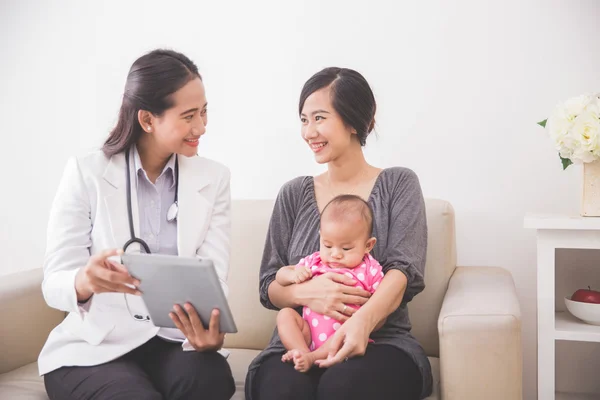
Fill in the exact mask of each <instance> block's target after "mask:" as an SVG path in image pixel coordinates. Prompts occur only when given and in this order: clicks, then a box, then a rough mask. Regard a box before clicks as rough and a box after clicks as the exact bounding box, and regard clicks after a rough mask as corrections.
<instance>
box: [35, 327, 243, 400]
mask: <svg viewBox="0 0 600 400" xmlns="http://www.w3.org/2000/svg"><path fill="white" fill-rule="evenodd" d="M44 384H45V385H46V392H47V393H48V397H50V400H92V399H93V400H104V399H111V400H121V399H123V400H134V399H135V400H137V399H141V400H154V399H156V400H159V399H165V400H187V399H189V400H192V399H193V400H204V399H206V400H229V399H230V398H231V397H232V396H233V394H234V392H235V383H234V381H233V375H232V374H231V369H230V368H229V364H228V363H227V360H225V358H224V357H223V356H221V355H220V354H219V353H217V352H204V353H199V352H195V351H183V350H182V349H181V343H172V342H167V341H165V340H162V339H160V338H158V337H154V338H153V339H151V340H150V341H148V342H147V343H145V344H143V345H142V346H140V347H138V348H137V349H135V350H133V351H131V352H130V353H128V354H126V355H124V356H122V357H120V358H118V359H116V360H114V361H111V362H108V363H105V364H101V365H96V366H93V367H63V368H59V369H57V370H55V371H52V372H50V373H48V374H46V375H44Z"/></svg>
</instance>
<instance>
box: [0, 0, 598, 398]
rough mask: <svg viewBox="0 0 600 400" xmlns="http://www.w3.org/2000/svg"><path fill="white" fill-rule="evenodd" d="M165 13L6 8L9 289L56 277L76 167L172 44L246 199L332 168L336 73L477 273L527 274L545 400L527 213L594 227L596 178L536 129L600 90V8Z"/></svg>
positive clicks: (161, 7) (531, 378)
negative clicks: (362, 101)
mask: <svg viewBox="0 0 600 400" xmlns="http://www.w3.org/2000/svg"><path fill="white" fill-rule="evenodd" d="M165 4H167V3H166V2H162V1H144V2H121V1H103V2H79V1H75V0H73V1H56V2H43V1H32V0H27V1H17V0H13V1H12V2H11V1H4V2H2V4H1V5H0V58H1V60H2V61H1V62H0V93H1V96H0V116H1V118H0V132H1V133H0V135H1V138H2V145H1V146H0V149H1V150H0V171H2V177H3V181H4V183H3V184H2V194H3V195H2V196H0V227H1V230H0V254H2V256H3V261H2V264H1V265H0V275H2V274H8V273H10V272H13V271H18V270H24V269H29V268H36V267H39V266H40V264H41V262H42V258H43V251H44V242H45V224H46V221H47V217H48V212H49V208H50V204H51V201H52V198H53V196H54V192H55V190H56V187H57V184H58V181H59V178H60V174H61V172H62V169H63V167H64V164H65V161H66V159H67V157H68V156H70V155H73V154H77V153H81V152H84V151H87V149H90V148H95V147H98V146H99V145H100V144H101V143H102V140H103V139H104V138H105V135H106V134H107V132H108V130H109V129H110V128H111V126H112V124H113V123H114V121H115V118H116V112H117V110H118V107H119V100H120V96H121V93H122V89H123V85H124V82H125V77H126V74H127V70H128V68H129V66H130V64H131V63H132V62H133V60H134V59H135V58H137V57H138V56H139V55H141V54H142V53H143V52H145V51H147V50H150V49H153V48H155V47H158V46H167V47H172V48H175V49H177V50H180V51H182V52H184V53H186V54H187V55H188V56H190V57H191V58H192V59H193V60H195V61H196V63H197V64H198V66H199V68H200V70H201V72H202V74H203V75H204V78H205V84H206V87H207V96H208V99H209V103H210V108H209V109H210V112H209V119H210V122H209V127H208V129H209V131H208V132H209V133H208V134H207V135H206V136H205V138H203V141H202V143H201V148H200V151H201V153H202V154H204V155H207V156H209V157H212V158H214V159H217V160H220V161H222V162H224V163H226V164H228V165H229V166H230V167H231V170H232V174H233V178H232V192H233V196H234V197H236V198H264V197H274V196H275V195H276V193H277V191H278V188H279V187H280V185H281V184H282V183H283V182H284V181H286V180H288V179H290V178H292V177H294V176H296V175H300V174H314V173H317V172H319V171H320V170H321V168H320V167H319V166H318V165H316V164H315V163H314V162H313V159H312V156H311V153H310V151H309V150H308V149H307V147H306V146H305V145H303V142H302V141H301V140H300V125H299V121H298V117H297V111H296V110H297V100H298V96H299V92H300V88H301V87H302V84H303V83H304V81H305V80H306V79H307V78H308V77H309V76H310V75H311V74H313V73H314V72H316V71H318V70H319V69H321V68H323V67H326V66H332V65H336V66H345V67H351V68H354V69H357V70H359V71H360V72H361V73H363V74H364V76H365V77H366V78H367V79H368V80H369V82H370V83H371V84H372V87H373V89H374V91H375V94H376V98H377V100H378V102H379V108H378V114H377V122H378V125H377V128H378V138H376V137H373V138H371V139H370V140H369V143H368V146H367V149H366V152H367V156H368V159H369V161H370V162H372V163H373V164H375V165H378V166H382V167H385V166H392V165H403V166H408V167H410V168H413V169H414V170H415V171H416V172H417V173H418V175H419V176H420V179H421V183H422V186H423V190H424V193H425V195H426V196H428V197H438V198H443V199H447V200H449V201H450V202H452V204H453V205H454V207H455V209H456V214H457V240H458V258H459V263H460V264H461V265H486V266H488V265H491V266H504V267H506V268H509V269H510V270H511V271H512V273H513V275H514V278H515V281H516V284H517V288H518V292H519V296H520V300H521V305H522V310H523V332H524V353H525V361H524V367H525V398H526V399H533V398H535V391H536V388H535V386H536V383H535V378H536V373H535V365H536V341H535V326H536V324H535V318H536V310H535V296H536V294H535V293H536V287H535V268H534V267H535V237H534V232H531V231H526V230H524V229H523V228H522V222H523V216H524V214H525V213H526V212H528V211H544V212H568V213H577V211H578V205H579V198H580V194H579V188H580V175H581V170H580V169H578V168H577V167H574V168H573V167H571V168H570V169H569V170H567V171H566V172H563V171H561V166H560V162H559V160H558V157H557V155H556V153H555V151H554V150H553V149H552V147H551V145H550V142H549V140H548V139H547V137H546V136H545V134H544V132H543V130H542V129H541V128H540V127H538V126H537V125H536V122H537V121H539V120H541V119H544V118H545V117H546V116H547V115H548V113H549V112H550V110H551V109H552V107H553V106H554V105H555V104H556V103H557V102H559V101H562V100H565V99H566V98H567V97H569V96H572V95H577V94H580V93H583V92H587V91H599V90H600V52H599V51H598V50H599V49H600V26H599V25H598V20H599V17H600V2H598V1H594V0H588V1H567V0H565V1H541V0H539V1H527V2H524V1H516V0H513V1H502V2H481V1H475V0H473V1H457V2H446V1H443V0H434V1H420V2H404V3H400V2H396V1H394V2H392V1H389V2H381V1H367V2H362V1H358V0H345V1H336V2H326V1H316V0H315V1H295V2H282V1H277V0H271V1H259V2H246V1H233V2H231V1H227V2H225V1H213V2H196V1H171V2H169V6H165ZM257 176H258V177H260V178H255V177H257Z"/></svg>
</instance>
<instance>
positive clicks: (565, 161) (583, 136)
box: [538, 94, 600, 170]
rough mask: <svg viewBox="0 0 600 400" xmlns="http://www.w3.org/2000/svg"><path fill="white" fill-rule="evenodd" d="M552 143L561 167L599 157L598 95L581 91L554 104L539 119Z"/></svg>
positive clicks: (599, 114)
mask: <svg viewBox="0 0 600 400" xmlns="http://www.w3.org/2000/svg"><path fill="white" fill-rule="evenodd" d="M538 124H539V125H541V126H542V127H544V128H545V129H546V131H547V132H548V135H549V136H550V139H551V140H552V142H553V143H554V146H555V148H556V150H558V154H559V156H560V159H561V161H562V165H563V170H564V169H566V168H567V167H568V166H569V165H571V164H582V163H591V162H593V161H596V160H598V159H600V94H593V95H592V94H584V95H581V96H577V97H573V98H570V99H569V100H567V101H566V102H564V103H562V104H559V105H557V106H556V107H555V108H554V111H553V113H552V115H551V116H550V117H549V118H548V119H546V120H544V121H541V122H538Z"/></svg>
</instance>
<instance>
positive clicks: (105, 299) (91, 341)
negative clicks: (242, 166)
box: [38, 50, 235, 400]
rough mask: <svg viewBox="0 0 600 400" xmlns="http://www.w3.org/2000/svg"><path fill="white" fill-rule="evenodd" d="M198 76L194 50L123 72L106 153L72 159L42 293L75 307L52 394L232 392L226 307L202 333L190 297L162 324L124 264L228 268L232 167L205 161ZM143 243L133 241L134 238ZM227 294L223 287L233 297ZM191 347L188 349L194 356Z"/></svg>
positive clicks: (58, 336) (51, 364)
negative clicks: (196, 261)
mask: <svg viewBox="0 0 600 400" xmlns="http://www.w3.org/2000/svg"><path fill="white" fill-rule="evenodd" d="M206 123H207V102H206V97H205V93H204V85H203V83H202V78H201V76H200V74H199V72H198V69H197V67H196V65H195V64H194V63H193V62H192V61H191V60H189V59H188V58H187V57H186V56H184V55H183V54H180V53H176V52H173V51H169V50H155V51H152V52H150V53H148V54H146V55H144V56H142V57H140V58H139V59H138V60H136V61H135V62H134V63H133V65H132V67H131V69H130V71H129V74H128V76H127V82H126V85H125V93H124V95H123V102H122V105H121V109H120V112H119V117H118V122H117V124H116V127H115V128H114V129H113V131H112V132H111V133H110V135H109V137H108V139H107V140H106V142H105V143H104V147H103V148H102V150H101V151H98V152H95V153H92V154H89V155H87V156H84V157H80V158H72V159H71V160H70V161H69V162H68V164H67V167H66V169H65V172H64V175H63V177H62V181H61V183H60V186H59V189H58V193H57V195H56V198H55V200H54V203H53V205H52V210H51V213H50V221H49V225H48V238H47V243H48V244H47V251H46V257H45V261H44V281H43V284H42V290H43V293H44V298H45V299H46V302H47V303H48V305H50V306H51V307H54V308H57V309H59V310H64V311H67V312H69V314H68V316H67V317H66V318H65V320H64V321H63V322H62V323H61V324H60V325H59V326H57V327H56V328H55V329H54V330H53V331H52V332H51V333H50V335H49V337H48V340H47V341H46V344H45V345H44V348H43V349H42V352H41V354H40V356H39V360H38V363H39V372H40V375H44V382H45V386H46V391H47V392H48V395H49V397H50V399H51V400H53V399H172V400H174V399H216V400H219V399H230V398H231V396H233V393H234V391H235V386H234V381H233V377H232V374H231V370H230V368H229V365H228V363H227V361H226V360H225V358H224V357H223V356H222V355H221V354H220V353H218V352H217V350H219V349H220V348H221V346H222V344H223V339H224V337H223V334H221V333H219V318H218V312H217V311H214V312H213V315H212V318H211V321H210V324H209V328H208V329H206V330H205V329H204V328H203V326H202V323H201V322H200V319H199V317H198V315H197V313H196V312H195V310H194V309H193V308H192V307H190V306H189V304H186V305H182V306H183V307H184V310H182V308H181V307H179V306H175V307H174V310H173V312H172V313H171V314H170V316H171V318H172V319H173V321H174V322H175V325H176V326H177V327H178V328H179V329H165V328H157V327H155V326H153V324H152V323H150V322H149V317H148V313H147V310H146V308H145V306H144V304H143V302H142V301H141V298H140V297H139V292H138V291H137V289H135V288H136V287H137V286H138V284H139V282H137V281H136V280H135V279H133V278H132V277H131V276H130V275H129V274H128V273H127V270H126V269H125V268H124V267H123V266H122V265H121V264H119V262H118V260H119V255H120V254H121V252H122V250H121V249H123V248H124V247H127V249H126V251H127V252H129V251H141V252H144V251H146V252H147V251H148V250H149V251H150V252H152V253H161V254H172V255H180V256H186V257H193V256H198V257H204V258H210V259H211V260H213V262H214V264H215V267H216V270H217V273H218V275H219V278H220V281H221V285H222V287H223V288H224V289H225V291H226V289H227V287H226V284H225V280H226V278H227V270H228V265H229V246H230V243H229V226H230V192H229V171H228V169H227V168H226V167H224V166H223V165H221V164H218V163H216V162H214V161H210V160H208V159H205V158H202V157H197V147H198V141H199V139H200V137H201V136H202V135H203V134H204V133H205V131H206ZM132 238H136V239H141V241H143V242H145V245H147V247H148V248H147V249H145V250H144V249H143V247H144V246H143V245H140V243H139V241H135V242H134V243H132V244H131V245H126V243H127V242H129V241H130V239H132ZM226 293H227V292H226ZM186 350H187V351H186Z"/></svg>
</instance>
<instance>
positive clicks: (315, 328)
mask: <svg viewBox="0 0 600 400" xmlns="http://www.w3.org/2000/svg"><path fill="white" fill-rule="evenodd" d="M299 267H309V268H310V270H311V272H312V276H313V278H314V277H315V276H319V275H323V274H325V273H327V272H336V273H338V274H344V275H346V276H348V277H349V278H352V279H354V280H355V281H357V283H356V285H355V286H356V287H362V288H363V289H365V290H366V291H368V292H369V293H374V292H375V289H377V287H378V286H379V284H380V283H381V280H382V279H383V271H382V268H381V265H379V263H378V262H377V260H375V259H374V258H373V257H372V256H371V255H370V254H367V255H365V257H364V258H363V260H362V261H361V263H360V265H359V266H357V267H355V268H330V267H329V266H327V264H325V263H324V262H323V261H321V256H320V254H319V252H318V251H317V252H316V253H314V254H311V255H310V256H307V257H304V258H303V259H301V260H300V262H298V265H297V266H296V268H299ZM348 307H352V308H355V309H358V308H360V306H356V305H351V304H348ZM302 318H304V320H305V321H306V322H307V323H308V325H309V326H310V334H311V338H312V343H311V345H310V350H311V351H314V350H315V349H318V348H319V347H321V345H322V344H323V343H325V342H326V341H327V339H329V337H330V336H332V335H333V334H334V332H335V331H336V330H338V329H339V328H340V326H341V324H340V322H338V321H336V320H335V319H333V318H331V317H328V316H326V315H321V314H317V313H316V312H314V311H312V310H311V309H310V308H308V307H304V309H303V310H302Z"/></svg>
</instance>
